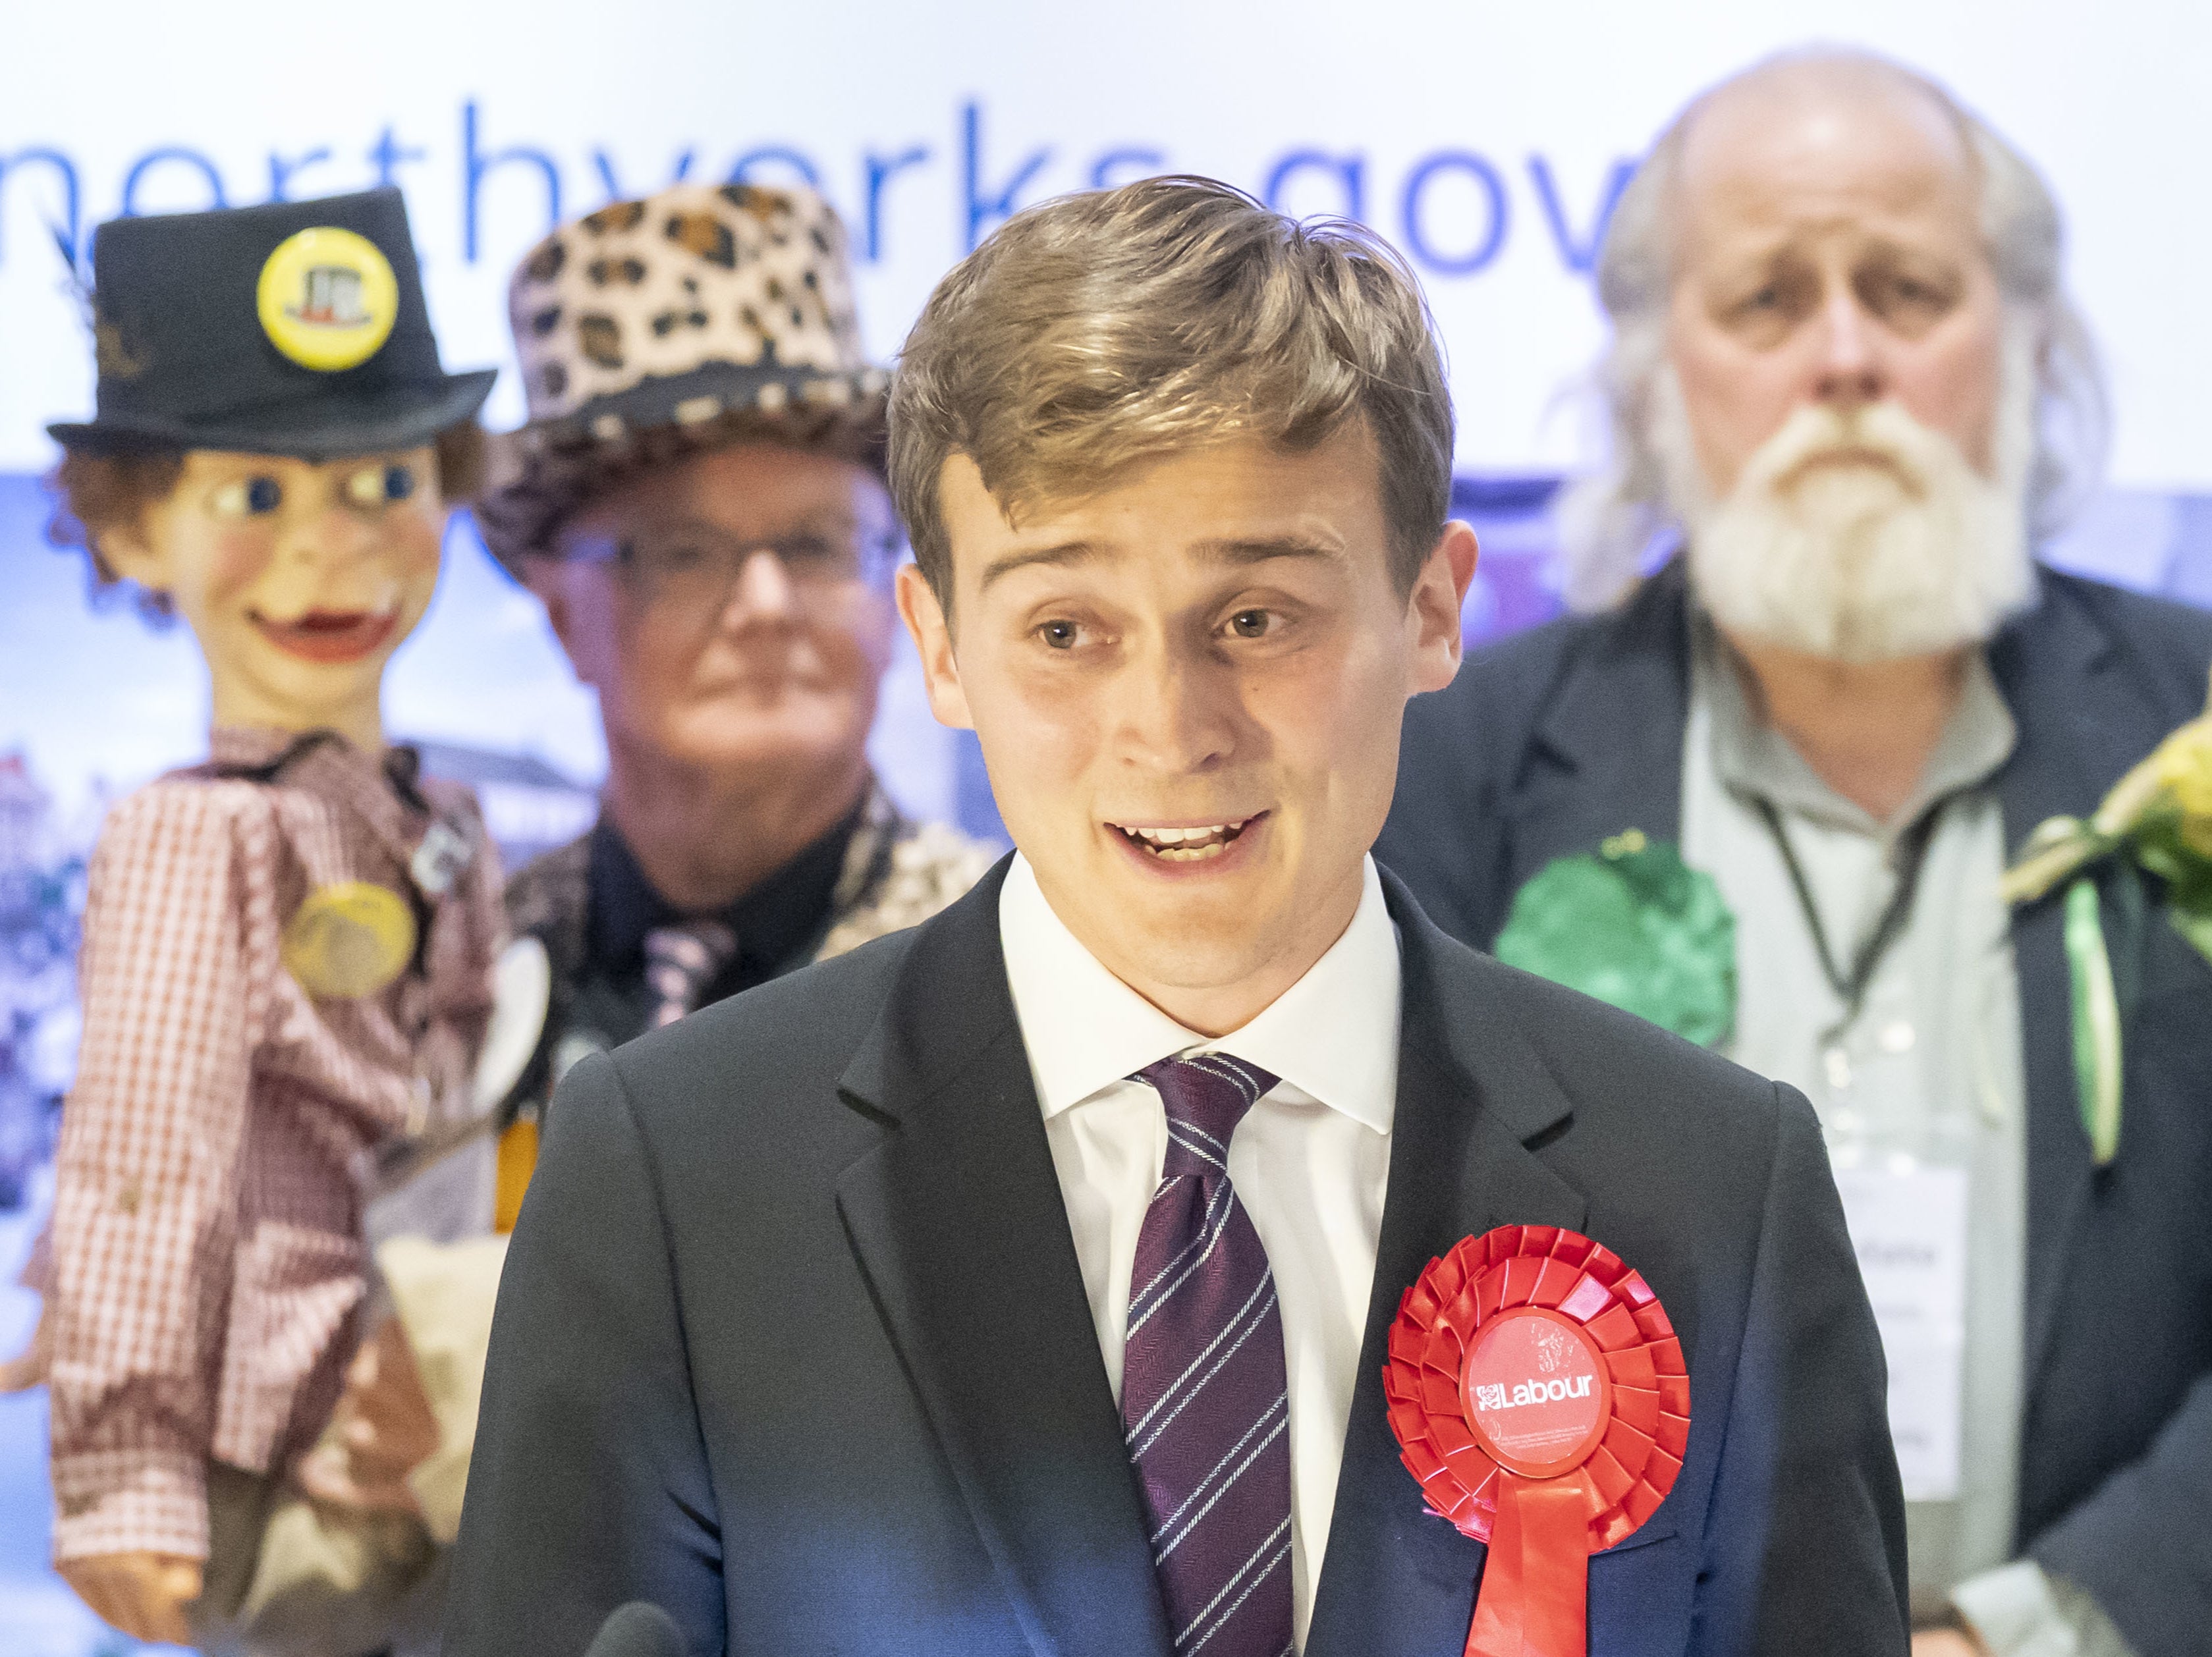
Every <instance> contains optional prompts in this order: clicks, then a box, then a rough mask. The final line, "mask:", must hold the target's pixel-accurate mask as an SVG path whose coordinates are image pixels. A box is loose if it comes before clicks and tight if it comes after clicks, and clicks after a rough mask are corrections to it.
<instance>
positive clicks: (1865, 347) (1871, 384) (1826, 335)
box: [1813, 286, 1888, 409]
mask: <svg viewBox="0 0 2212 1657" xmlns="http://www.w3.org/2000/svg"><path fill="white" fill-rule="evenodd" d="M1814 326H1815V327H1816V328H1818V329H1819V331H1820V337H1819V341H1818V345H1817V349H1818V351H1819V354H1820V355H1819V358H1818V361H1817V365H1816V367H1815V371H1814V372H1815V375H1816V378H1815V380H1814V393H1813V394H1814V398H1817V399H1818V400H1819V401H1820V402H1822V403H1826V404H1834V405H1837V406H1838V407H1840V408H1844V409H1856V408H1857V407H1859V406H1860V405H1862V404H1868V403H1876V402H1879V401H1881V398H1882V396H1883V394H1884V392H1886V391H1887V389H1888V385H1887V380H1886V379H1885V377H1884V375H1883V372H1882V362H1881V342H1880V340H1879V339H1878V338H1877V337H1876V334H1875V323H1874V319H1872V318H1871V317H1869V316H1868V315H1867V313H1866V308H1865V307H1863V305H1861V304H1860V303H1859V299H1858V295H1857V294H1855V293H1853V292H1852V291H1851V290H1850V288H1849V287H1848V286H1839V287H1838V289H1837V290H1836V291H1835V292H1834V293H1833V294H1831V295H1830V296H1829V298H1828V301H1827V303H1826V305H1824V306H1823V307H1821V310H1820V318H1819V319H1818V320H1817V321H1816V322H1815V324H1814Z"/></svg>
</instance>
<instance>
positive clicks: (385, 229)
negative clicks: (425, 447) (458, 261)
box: [46, 188, 497, 460]
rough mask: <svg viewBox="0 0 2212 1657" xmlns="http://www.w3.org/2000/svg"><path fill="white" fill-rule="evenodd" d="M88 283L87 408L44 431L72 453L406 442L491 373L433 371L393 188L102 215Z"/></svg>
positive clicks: (482, 390)
mask: <svg viewBox="0 0 2212 1657" xmlns="http://www.w3.org/2000/svg"><path fill="white" fill-rule="evenodd" d="M93 282H94V295H93V307H94V331H95V333H96V336H97V342H98V347H99V359H100V384H99V390H98V393H97V395H98V400H99V410H100V411H99V413H98V414H97V415H95V416H94V417H93V419H92V420H91V421H90V422H87V423H83V424H70V423H62V424H57V425H52V426H49V427H47V428H46V430H47V431H48V433H50V434H52V436H53V437H54V439H55V440H57V441H58V442H61V443H64V444H66V445H68V446H70V447H72V448H78V449H91V450H95V451H103V452H112V451H116V450H125V449H144V448H188V449H237V450H241V451H244V452H247V453H252V454H282V455H291V456H295V457H297V458H301V459H306V460H320V459H324V458H328V457H331V456H335V455H344V454H362V453H366V452H369V451H372V450H376V449H399V448H411V447H413V446H415V445H416V444H418V443H423V442H427V441H428V440H429V439H430V438H432V437H433V436H435V435H436V434H438V433H440V432H441V431H443V430H445V429H446V428H447V427H449V426H453V425H458V424H459V422H462V421H464V420H467V419H469V418H470V417H471V416H473V415H474V414H475V413H476V411H477V408H478V407H479V406H480V405H481V404H483V400H484V398H485V396H486V395H487V394H488V393H489V391H490V390H491V383H492V380H493V379H495V377H496V375H497V370H495V369H490V368H486V369H483V370H480V371H479V372H477V373H466V374H448V373H446V372H445V370H444V369H443V368H442V367H441V366H440V365H439V361H438V343H437V341H436V340H435V339H433V338H432V337H431V336H430V316H429V313H428V311H427V310H426V309H425V308H424V307H423V304H422V277H421V275H420V274H419V273H418V272H417V270H416V267H415V244H414V242H413V240H411V239H410V236H409V234H408V231H407V209H406V205H405V203H404V202H402V200H401V199H400V195H399V191H397V190H395V189H390V188H386V189H382V190H367V191H362V192H361V193H360V194H358V195H353V196H331V197H325V198H324V199H323V200H321V201H308V202H272V203H269V204H268V205H267V206H265V207H234V208H222V209H217V210H216V211H214V212H211V213H169V214H160V215H153V216H150V217H147V218H131V219H115V220H112V221H111V222H108V223H106V224H103V225H102V226H100V232H99V236H98V239H97V240H95V241H94V245H93Z"/></svg>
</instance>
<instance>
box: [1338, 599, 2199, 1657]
mask: <svg viewBox="0 0 2212 1657" xmlns="http://www.w3.org/2000/svg"><path fill="white" fill-rule="evenodd" d="M1989 654H1990V667H1991V669H1992V671H1993V672H1994V674H1995V677H1996V682H1997V685H1998V688H1999V689H2000V690H2001V691H2002V694H2003V695H2004V698H2005V701H2006V703H2007V705H2008V707H2010V708H2011V710H2012V715H2013V719H2014V720H2015V724H2016V725H2017V726H2018V730H2019V745H2018V747H2017V748H2016V749H2015V750H2014V753H2013V756H2012V758H2011V760H2010V761H2009V762H2008V763H2007V764H2006V766H2005V767H2004V768H2003V770H2002V772H2000V773H1999V774H1998V775H1997V778H1996V789H1997V792H1998V795H1999V798H2000V800H2001V802H2002V809H2003V814H2004V826H2005V839H2006V842H2007V844H2008V847H2014V848H2017V847H2018V846H2019V844H2020V842H2021V841H2023V840H2024V839H2026V837H2027V835H2028V833H2029V832H2030V831H2031V830H2032V829H2034V827H2035V826H2036V825H2037V824H2038V823H2039V822H2042V821H2043V820H2044V819H2045V818H2046V817H2050V816H2056V815H2058V814H2059V813H2062V812H2064V813H2069V814H2073V815H2076V816H2082V815H2086V814H2087V812H2088V811H2089V810H2092V809H2093V807H2094V806H2095V805H2096V804H2097V802H2098V801H2099V800H2100V799H2101V798H2103V797H2104V795H2105V792H2106V790H2107V789H2109V788H2110V787H2111V786H2112V784H2113V783H2114V782H2116V781H2118V779H2119V777H2120V776H2121V774H2123V773H2124V772H2125V771H2126V770H2127V768H2129V767H2130V766H2131V765H2133V764H2134V763H2135V762H2136V761H2137V760H2139V759H2141V758H2142V756H2144V755H2145V754H2147V753H2148V752H2149V751H2150V750H2151V749H2152V748H2153V747H2154V746H2155V745H2156V744H2157V743H2158V741H2159V739H2160V737H2163V736H2165V735H2166V732H2167V731H2171V730H2172V728H2173V727H2174V726H2176V725H2179V724H2181V723H2182V722H2183V721H2185V720H2186V719H2190V718H2191V717H2193V716H2194V715H2195V714H2197V713H2199V712H2200V711H2202V709H2203V706H2204V695H2205V675H2206V669H2207V665H2208V664H2212V616H2206V615H2204V614H2203V613H2202V612H2200V611H2197V610H2189V609H2185V608H2184V607H2182V606H2180V605H2177V604H2166V603H2161V602H2160V601H2158V600H2155V599H2150V598H2140V597H2137V596H2136V595H2133V594H2130V593H2126V592H2121V591H2119V590H2118V589H2116V588H2113V587H2109V586H2101V585H2100V584H2098V583H2095V582H2092V581H2085V580H2080V579H2078V578H2075V577H2073V576H2068V575H2061V574H2056V573H2054V572H2050V571H2046V572H2045V574H2044V576H2043V597H2042V600H2041V602H2040V604H2039V605H2038V607H2037V608H2036V609H2035V610H2033V611H2031V612H2030V613H2029V614H2027V616H2023V617H2021V619H2020V620H2018V621H2017V622H2015V623H2014V624H2012V625H2011V626H2009V627H2008V628H2006V629H2005V630H2004V631H2003V633H2002V634H2000V635H1999V636H1998V637H1997V638H1996V640H1994V641H1993V642H1992V643H1991V645H1990V652H1989ZM1688 663H1689V632H1688V608H1687V593H1686V583H1685V582H1684V580H1683V578H1682V575H1681V573H1680V569H1679V568H1678V567H1674V566H1669V567H1668V569H1666V570H1665V571H1662V573H1661V574H1659V575H1658V576H1656V577H1655V578H1654V579H1653V580H1650V581H1649V582H1647V583H1645V585H1644V587H1643V588H1642V589H1641V590H1640V591H1639V592H1638V593H1637V594H1636V595H1635V596H1634V597H1633V598H1631V599H1630V600H1629V602H1628V603H1627V604H1626V605H1624V606H1623V607H1622V608H1620V609H1619V610H1614V611H1612V612H1609V613H1607V614H1606V615H1603V616H1595V617H1584V618H1577V619H1571V620H1567V621H1562V622H1554V623H1553V624H1551V625H1550V626H1548V627H1545V628H1539V629H1537V630H1535V631H1534V632H1532V633H1528V634H1522V636H1520V637H1519V638H1516V639H1513V640H1508V641H1506V642H1505V643H1504V644H1501V645H1499V646H1496V647H1495V648H1492V649H1490V650H1487V651H1484V652H1480V653H1479V654H1477V655H1474V656H1473V657H1470V658H1469V659H1468V662H1467V664H1466V665H1465V666H1464V667H1462V670H1461V671H1460V675H1459V677H1458V679H1457V680H1456V681H1455V683H1453V684H1452V685H1451V686H1450V687H1449V689H1445V690H1443V691H1440V692H1438V693H1437V694H1436V695H1430V696H1422V697H1418V698H1416V699H1415V700H1414V701H1413V704H1412V706H1411V707H1410V708H1409V709H1408V711H1407V719H1406V740H1405V749H1404V757H1403V761H1402V763H1401V769H1400V773H1399V781H1398V796H1397V802H1396V804H1395V807H1394V808H1393V810H1392V814H1391V818H1390V822H1389V827H1388V828H1387V829H1385V830H1384V832H1383V839H1382V841H1381V843H1380V844H1378V845H1377V846H1376V857H1377V859H1379V860H1381V861H1383V863H1385V864H1386V865H1388V866H1389V867H1390V868H1392V869H1394V870H1395V871H1396V872H1397V873H1398V874H1399V875H1401V877H1403V878H1404V879H1405V881H1406V883H1407V885H1408V886H1409V887H1410V888H1411V889H1412V890H1413V894H1414V895H1415V896H1416V898H1417V899H1418V900H1419V902H1420V904H1421V907H1423V908H1424V909H1425V911H1426V912H1427V913H1428V914H1429V915H1430V916H1431V918H1432V919H1433V920H1435V921H1436V922H1437V925H1439V926H1442V927H1443V929H1444V930H1445V931H1447V932H1450V933H1452V934H1453V935H1454V936H1455V937H1457V938H1461V939H1462V940H1464V941H1465V942H1467V943H1469V944H1474V945H1476V946H1477V947H1478V948H1483V949H1487V948H1488V947H1489V946H1490V944H1491V942H1492V939H1494V938H1496V937H1497V935H1498V930H1499V928H1500V927H1501V926H1503V925H1504V920H1505V914H1506V910H1507V908H1508V907H1509V906H1510V903H1511V901H1512V899H1513V895H1514V893H1515V892H1516V891H1518V890H1519V889H1520V888H1521V885H1522V883H1523V882H1524V881H1526V880H1527V879H1528V877H1530V876H1531V875H1533V874H1534V873H1535V872H1536V871H1538V870H1540V869H1541V868H1542V867H1543V866H1544V865H1546V864H1547V863H1548V862H1550V861H1551V860H1552V859H1553V858H1556V857H1559V856H1562V855H1565V854H1567V853H1577V852H1588V851H1592V850H1595V848H1596V847H1597V845H1598V843H1599V842H1600V841H1602V840H1604V839H1605V838H1606V837H1607V835H1613V834H1617V833H1619V832H1620V830H1622V829H1627V828H1639V829H1644V830H1645V831H1646V832H1647V833H1650V834H1651V835H1661V836H1665V837H1668V838H1670V839H1671V838H1674V836H1675V835H1677V834H1678V833H1679V830H1680V819H1681V770H1682V732H1683V728H1684V724H1685V721H1686V718H1687V707H1688V695H1689V692H1688V680H1689V666H1688ZM2108 888H2109V883H2108ZM2152 896H2153V899H2154V901H2153V904H2152V907H2150V910H2149V912H2148V913H2147V914H2145V915H2143V916H2142V918H2141V920H2139V921H2138V922H2137V923H2136V924H2135V925H2132V926H2130V925H2129V924H2127V922H2126V920H2125V917H2126V915H2127V913H2128V905H2127V903H2126V902H2125V901H2124V900H2125V894H2124V893H2123V892H2122V891H2120V890H2118V889H2116V888H2110V889H2108V891H2107V897H2108V901H2107V902H2106V905H2105V909H2106V917H2107V928H2108V934H2109V935H2108V938H2107V940H2106V941H2107V944H2108V946H2109V947H2110V949H2111V951H2112V960H2113V963H2114V974H2115V977H2116V979H2117V980H2118V989H2119V991H2120V994H2121V998H2122V1001H2123V1003H2124V1017H2125V1021H2126V1022H2125V1027H2124V1048H2125V1057H2126V1071H2125V1087H2126V1090H2125V1093H2124V1098H2123V1109H2122V1117H2123V1126H2122V1130H2121V1135H2120V1147H2119V1155H2118V1159H2117V1161H2116V1162H2114V1163H2113V1164H2112V1166H2111V1167H2109V1168H2106V1169H2104V1170H2103V1171H2101V1172H2100V1171H2098V1170H2096V1169H2095V1168H2093V1166H2092V1164H2091V1162H2090V1157H2089V1146H2088V1142H2087V1138H2086V1137H2085V1136H2084V1135H2083V1133H2082V1131H2081V1118H2080V1114H2079V1108H2078V1106H2077V1104H2076V1102H2075V1100H2076V1096H2075V1081H2074V1059H2073V1036H2072V1024H2071V1019H2072V1002H2071V998H2070V996H2069V991H2068V986H2067V972H2066V956H2065V946H2064V939H2063V912H2062V910H2063V906H2062V905H2061V904H2060V903H2059V901H2057V898H2056V897H2055V896H2054V897H2052V898H2051V899H2047V900H2045V901H2043V902H2040V903H2038V904H2035V905H2033V906H2031V907H2027V908H2025V909H2023V910H2021V912H2020V913H2019V914H2018V916H2017V918H2016V919H2015V922H2014V926H2013V937H2014V942H2015V956H2016V957H2017V960H2018V963H2019V967H2018V970H2019V975H2020V998H2021V1023H2022V1027H2023V1029H2024V1030H2025V1032H2026V1036H2025V1042H2026V1053H2025V1059H2026V1071H2027V1116H2028V1122H2027V1202H2028V1212H2027V1252H2028V1259H2027V1324H2026V1327H2027V1351H2026V1354H2025V1363H2026V1369H2025V1379H2026V1382H2027V1387H2026V1417H2025V1423H2024V1430H2023V1433H2022V1437H2021V1478H2020V1514H2019V1527H2018V1543H2019V1545H2020V1546H2021V1547H2022V1548H2024V1549H2025V1550H2026V1551H2027V1552H2029V1553H2031V1554H2032V1555H2033V1557H2036V1558H2037V1559H2039V1560H2040V1561H2042V1562H2043V1563H2044V1565H2045V1567H2046V1568H2047V1569H2051V1570H2053V1571H2057V1572H2058V1573H2061V1574H2063V1575H2065V1576H2068V1577H2069V1578H2071V1579H2072V1580H2073V1581H2076V1582H2078V1583H2080V1584H2081V1586H2083V1587H2086V1588H2087V1589H2088V1590H2089V1591H2090V1593H2093V1594H2094V1595H2095V1596H2096V1598H2097V1599H2098V1601H2099V1603H2100V1605H2103V1607H2104V1608H2105V1610H2106V1611H2107V1612H2108V1613H2110V1614H2111V1616H2112V1618H2113V1620H2114V1621H2115V1622H2117V1623H2118V1625H2119V1627H2120V1630H2121V1631H2122V1632H2123V1633H2124V1634H2125V1635H2126V1636H2127V1637H2128V1641H2129V1642H2130V1645H2132V1646H2133V1647H2134V1648H2135V1649H2136V1651H2137V1652H2140V1653H2142V1654H2143V1657H2154V1654H2157V1657H2164V1654H2166V1653H2180V1652H2212V968H2208V967H2207V966H2206V964H2205V962H2204V960H2203V957H2202V956H2198V955H2197V953H2196V951H2195V950H2191V948H2190V947H2189V945H2188V944H2186V943H2185V942H2184V941H2183V940H2182V938H2180V937H2179V935H2178V934H2177V933H2176V932H2174V931H2173V930H2172V927H2170V926H2167V925H2166V924H2165V922H2164V921H2163V920H2161V919H2160V915H2159V913H2158V911H2157V908H2156V907H2155V896H2156V895H2155V893H2153V894H2152Z"/></svg>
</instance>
